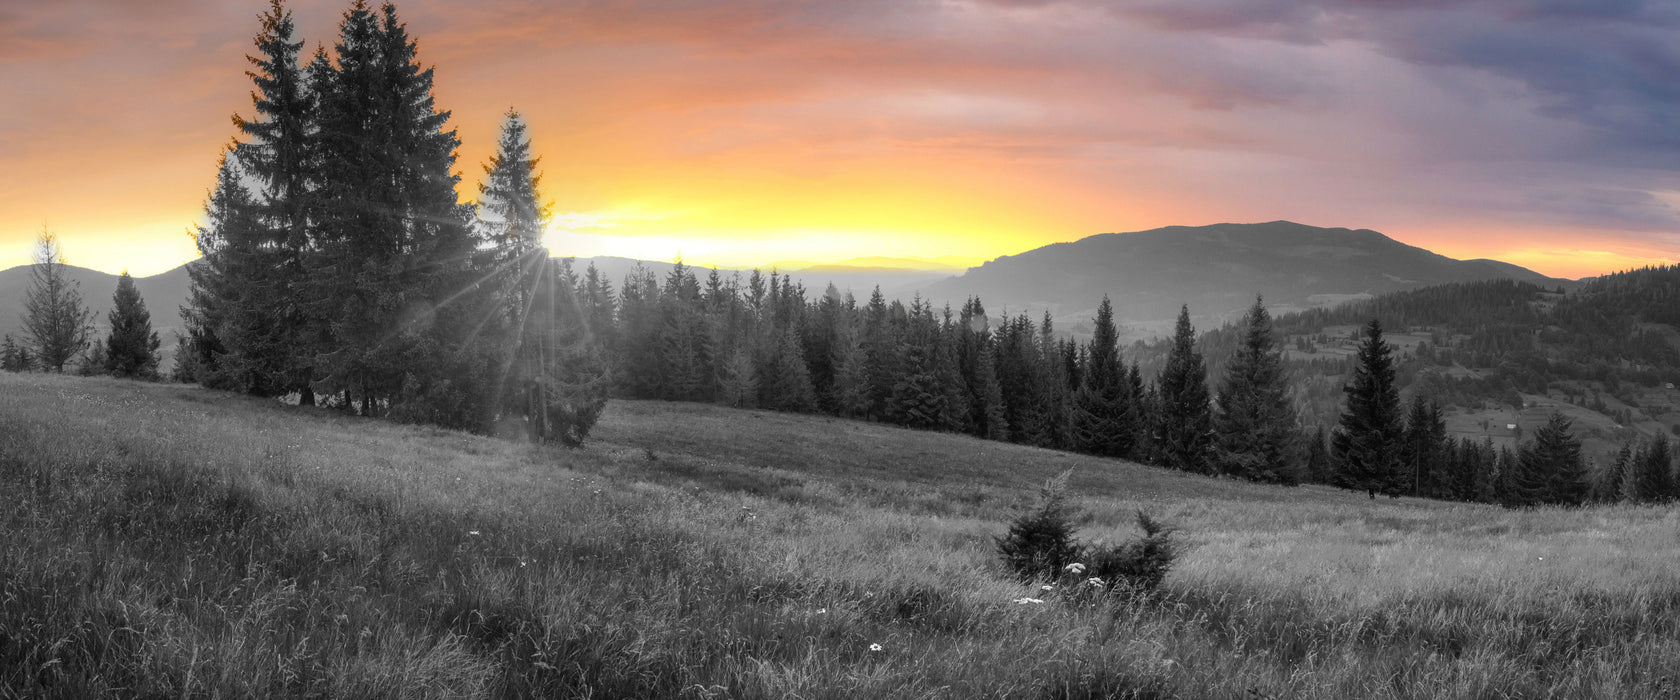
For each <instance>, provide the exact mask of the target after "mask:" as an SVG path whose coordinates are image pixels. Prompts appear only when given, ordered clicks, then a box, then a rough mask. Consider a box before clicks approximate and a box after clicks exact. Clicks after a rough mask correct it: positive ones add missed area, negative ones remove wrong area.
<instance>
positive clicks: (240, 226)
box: [181, 153, 262, 391]
mask: <svg viewBox="0 0 1680 700" xmlns="http://www.w3.org/2000/svg"><path fill="white" fill-rule="evenodd" d="M243 179H244V175H243V173H242V172H241V171H240V169H239V166H238V162H237V160H236V159H235V158H233V157H232V156H231V154H225V153H224V154H223V155H222V158H221V164H220V166H219V167H218V168H217V171H216V187H215V188H214V189H212V190H211V191H210V197H209V199H208V201H207V202H206V203H205V206H204V220H205V225H203V226H198V227H196V228H195V229H194V231H193V242H194V243H195V244H196V245H197V246H198V252H199V254H200V255H201V256H202V257H201V258H200V259H199V260H197V261H195V262H193V263H191V264H189V265H187V277H188V280H189V282H188V287H187V303H186V305H185V306H182V307H181V321H182V323H183V325H185V327H186V336H185V343H184V345H183V346H182V351H183V352H184V353H185V355H184V356H187V357H190V358H192V359H191V362H190V363H188V368H190V370H191V371H192V372H193V376H191V377H183V378H182V379H183V380H190V381H195V382H198V383H199V384H202V385H204V386H206V387H210V388H214V389H227V390H233V391H247V390H248V389H249V387H250V383H249V382H247V381H244V380H243V379H242V378H240V377H237V376H234V375H235V372H234V371H233V370H232V369H231V368H224V367H223V360H224V359H225V357H226V355H227V354H228V348H227V345H226V344H225V343H224V342H223V341H222V336H223V335H224V334H227V335H236V334H238V329H236V328H234V327H233V326H232V324H233V322H234V319H235V318H237V310H238V309H239V308H240V307H241V306H243V305H244V302H245V301H246V300H247V298H248V297H249V291H248V289H247V288H245V287H243V286H242V285H240V280H241V279H242V277H243V276H244V275H245V274H246V269H247V268H248V267H249V266H248V265H247V264H246V260H247V259H248V258H249V254H248V251H249V250H251V249H252V248H253V247H254V246H256V245H257V242H256V241H257V239H258V237H259V236H261V235H262V230H261V223H260V221H259V220H258V218H257V208H256V205H255V201H254V200H253V198H252V196H251V191H250V190H249V189H247V188H246V187H245V185H244V183H243ZM253 303H254V302H253Z"/></svg>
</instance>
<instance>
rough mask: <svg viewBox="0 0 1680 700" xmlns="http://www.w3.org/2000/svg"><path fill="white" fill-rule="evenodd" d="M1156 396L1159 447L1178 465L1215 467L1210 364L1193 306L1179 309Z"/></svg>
mask: <svg viewBox="0 0 1680 700" xmlns="http://www.w3.org/2000/svg"><path fill="white" fill-rule="evenodd" d="M1159 385H1160V390H1159V391H1160V394H1159V396H1158V398H1157V399H1156V400H1157V401H1158V404H1157V405H1156V407H1155V411H1156V421H1157V423H1156V427H1155V440H1154V442H1155V450H1156V452H1157V454H1158V456H1159V457H1160V459H1161V460H1162V461H1163V462H1165V464H1166V465H1167V466H1169V467H1172V468H1174V469H1182V470H1185V471H1191V472H1198V473H1203V474H1206V473H1210V472H1211V471H1212V470H1213V417H1212V412H1211V409H1210V407H1209V404H1208V387H1207V366H1206V364H1204V363H1203V361H1202V354H1201V353H1199V352H1196V329H1195V328H1194V327H1193V326H1191V325H1190V307H1188V306H1185V307H1182V308H1180V309H1179V312H1178V325H1177V328H1176V330H1175V331H1174V333H1173V344H1172V350H1171V351H1170V352H1169V353H1168V354H1167V365H1166V367H1165V368H1164V369H1162V370H1161V379H1160V382H1159Z"/></svg>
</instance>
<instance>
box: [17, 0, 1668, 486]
mask: <svg viewBox="0 0 1680 700" xmlns="http://www.w3.org/2000/svg"><path fill="white" fill-rule="evenodd" d="M339 32H340V35H339V37H338V39H337V41H336V43H335V44H334V45H333V46H332V50H331V51H330V52H329V51H328V50H327V49H326V48H324V47H322V48H317V49H316V51H315V52H314V54H313V55H311V56H307V57H306V56H305V55H304V54H303V53H302V50H303V47H304V45H305V42H304V40H303V39H302V38H301V37H298V36H296V29H295V26H294V23H293V20H292V16H291V13H290V12H289V11H288V10H287V9H286V8H285V7H284V5H283V3H282V2H280V1H279V0H275V1H274V2H273V4H272V5H271V7H270V9H269V11H268V12H267V13H266V14H265V15H264V16H263V17H262V20H261V28H260V33H259V34H258V35H257V36H256V37H255V40H254V43H255V47H256V50H257V52H256V55H253V56H250V57H249V60H250V62H251V71H250V72H249V73H248V75H249V76H250V77H251V79H252V81H253V86H252V87H253V92H252V97H253V104H252V109H253V112H252V115H251V116H250V117H249V118H246V117H240V116H236V117H235V118H234V123H235V126H236V133H235V140H234V143H233V145H232V147H231V148H230V149H229V150H228V152H227V154H226V155H225V157H224V158H223V159H222V161H221V163H220V167H219V170H218V172H217V174H216V179H215V186H214V188H213V189H212V190H211V192H210V196H209V200H208V202H207V205H206V217H205V220H206V224H205V225H204V226H202V227H199V228H198V230H197V232H196V241H197V245H198V249H199V251H200V252H201V253H202V255H203V260H202V261H201V262H199V263H197V264H195V265H194V266H193V267H192V268H191V275H192V282H193V285H192V293H191V298H190V300H189V303H188V305H187V306H186V307H185V308H183V309H182V315H183V318H184V320H185V322H186V326H187V332H186V333H185V334H184V335H182V336H181V337H179V338H178V339H177V344H178V347H177V352H176V354H175V366H174V367H173V368H172V369H171V371H170V372H169V374H170V376H171V377H172V378H174V379H176V380H179V381H188V382H196V383H199V384H202V385H204V386H206V387H211V388H215V389H222V390H227V391H233V392H238V393H244V394H250V395H254V396H262V397H287V398H288V400H292V401H295V402H296V403H299V404H302V405H326V406H333V407H336V408H338V409H340V410H344V411H352V412H355V413H358V414H360V415H364V416H372V417H387V418H391V419H394V420H398V421H405V422H414V423H426V424H433V425H439V426H443V427H449V428H458V429H465V430H470V431H475V432H480V433H489V434H504V435H507V434H522V435H525V436H528V437H530V438H532V439H536V440H540V441H553V442H559V443H563V444H566V445H571V446H576V445H579V444H581V443H582V442H583V440H584V439H585V438H586V436H587V434H588V432H589V430H590V427H591V426H592V425H593V423H594V421H595V420H596V418H597V417H598V416H599V414H600V412H601V410H602V409H603V407H604V405H605V402H606V400H607V397H608V396H609V394H610V395H617V396H622V397H627V398H647V399H662V400H669V401H692V402H707V403H718V404H724V405H728V406H734V407H740V408H760V409H770V410H779V411H794V412H817V413H825V414H830V415H834V416H839V417H845V418H852V419H861V420H869V421H878V422H883V423H890V424H895V425H901V426H906V427H912V428H920V429H926V430H938V431H948V432H958V433H966V434H969V435H973V436H976V437H980V438H984V439H989V440H999V441H1008V442H1014V443H1021V444H1027V445H1034V446H1040V447H1047V448H1053V449H1061V450H1070V451H1077V452H1082V453H1088V454H1093V455H1098V456H1104V457H1112V458H1117V459H1127V460H1134V461H1138V462H1142V463H1146V464H1155V465H1160V466H1164V467H1169V468H1173V469H1178V470H1183V471H1187V472H1192V473H1197V474H1205V475H1210V476H1226V477H1234V478H1242V479H1249V480H1254V481H1262V482H1269V483H1280V484H1295V483H1302V482H1317V483H1331V484H1336V485H1340V486H1345V487H1348V488H1352V489H1355V490H1359V491H1364V492H1366V493H1367V494H1369V495H1370V496H1372V497H1375V496H1376V495H1378V494H1385V495H1390V496H1398V495H1413V496H1426V497H1432V498H1442V499H1453V500H1467V501H1483V502H1494V503H1503V504H1506V505H1511V506H1522V505H1533V504H1539V503H1559V504H1580V503H1585V502H1589V501H1617V500H1621V501H1634V502H1649V501H1667V500H1672V499H1674V498H1675V497H1676V496H1677V495H1680V493H1677V489H1680V487H1677V486H1676V482H1677V481H1680V479H1677V478H1676V476H1675V474H1674V467H1673V459H1672V456H1671V450H1670V448H1669V445H1668V442H1667V438H1666V436H1661V435H1658V436H1654V437H1648V438H1641V439H1637V440H1632V441H1629V442H1628V444H1627V445H1626V447H1625V448H1624V449H1623V450H1622V452H1621V454H1620V455H1618V456H1617V458H1616V460H1615V463H1614V464H1607V465H1597V466H1594V465H1591V464H1589V463H1588V461H1587V460H1585V459H1584V458H1583V455H1582V454H1581V445H1580V442H1579V441H1578V440H1577V439H1576V437H1575V436H1574V435H1572V433H1571V425H1570V423H1569V421H1568V420H1567V419H1566V418H1564V417H1563V416H1562V415H1556V416H1554V417H1553V420H1551V421H1549V422H1548V423H1547V425H1546V426H1545V428H1544V429H1542V430H1539V431H1537V432H1536V433H1535V434H1534V435H1533V436H1532V437H1533V439H1532V440H1528V441H1525V442H1522V443H1520V444H1517V445H1515V446H1511V445H1495V444H1494V443H1493V442H1492V441H1488V440H1483V441H1476V440H1471V439H1469V438H1462V437H1461V438H1459V439H1456V440H1455V439H1452V438H1450V437H1449V436H1448V435H1447V432H1446V430H1445V427H1444V425H1443V422H1442V417H1441V414H1442V410H1443V407H1444V406H1450V405H1462V404H1466V403H1469V402H1473V401H1510V400H1512V399H1511V398H1510V397H1511V396H1512V395H1514V393H1515V392H1518V391H1526V392H1530V393H1545V392H1547V391H1548V390H1549V389H1551V388H1553V387H1554V386H1555V385H1558V384H1559V383H1560V382H1572V383H1571V384H1569V386H1570V387H1571V388H1573V389H1575V390H1577V391H1580V392H1584V393H1583V395H1586V393H1591V394H1592V395H1593V396H1596V394H1597V392H1604V393H1609V394H1614V393H1616V392H1617V391H1618V388H1619V387H1620V386H1622V385H1624V384H1628V383H1635V384H1641V385H1647V386H1648V385H1653V384H1654V383H1656V382H1661V381H1668V382H1672V381H1674V380H1676V379H1680V351H1677V350H1676V347H1675V344H1674V343H1673V342H1672V336H1673V331H1674V324H1675V323H1676V322H1677V321H1680V319H1677V318H1676V317H1675V313H1676V312H1675V309H1676V308H1680V307H1677V306H1676V304H1675V302H1676V296H1677V295H1680V269H1676V268H1673V267H1666V268H1652V269H1645V270H1638V271H1631V272H1626V273H1620V274H1616V275H1609V276H1606V277H1602V278H1598V279H1596V280H1594V281H1592V282H1590V283H1588V284H1586V285H1584V286H1583V287H1582V288H1581V289H1578V290H1574V291H1571V292H1567V293H1565V292H1563V291H1562V290H1558V291H1549V290H1544V289H1541V288H1539V287H1535V286H1533V285H1529V284H1524V283H1517V282H1510V281H1493V282H1480V283H1469V284H1457V285H1446V286H1441V287H1433V288H1428V289H1423V290H1418V291H1413V292H1402V293H1396V294H1389V295H1384V296H1380V297H1376V298H1374V299H1371V300H1368V301H1363V302H1354V303H1351V304H1345V305H1342V306H1340V307H1337V308H1335V309H1327V310H1314V311H1308V312H1302V313H1293V314H1286V315H1284V316H1282V317H1281V318H1278V319H1275V320H1274V319H1273V318H1271V316H1270V314H1269V313H1268V311H1267V309H1266V306H1265V304H1264V300H1263V299H1259V298H1257V299H1256V302H1255V304H1254V306H1253V308H1251V309H1250V310H1249V312H1248V313H1247V314H1246V316H1245V317H1244V319H1243V320H1242V321H1241V322H1240V323H1238V324H1233V325H1229V326H1226V327H1223V328H1220V329H1215V330H1213V331H1212V332H1209V333H1207V334H1205V335H1202V336H1201V337H1198V335H1197V333H1196V329H1195V328H1194V327H1193V326H1192V325H1191V322H1190V318H1191V317H1190V313H1189V311H1190V310H1189V309H1188V308H1186V309H1184V310H1183V311H1182V313H1181V314H1180V317H1179V320H1178V324H1177V327H1176V330H1175V333H1174V334H1173V336H1172V337H1171V338H1170V339H1163V340H1160V341H1157V342H1154V343H1137V344H1134V345H1132V346H1130V347H1121V346H1120V345H1119V344H1118V341H1117V333H1116V330H1115V323H1116V320H1115V319H1114V317H1113V313H1112V311H1111V307H1110V304H1109V301H1108V299H1107V298H1104V299H1103V300H1102V303H1101V305H1100V306H1099V308H1098V311H1097V313H1096V316H1095V319H1094V323H1093V325H1094V331H1093V333H1092V335H1091V337H1089V338H1076V337H1074V336H1072V335H1070V334H1068V333H1064V332H1059V331H1058V329H1057V328H1055V326H1054V324H1053V323H1052V321H1051V317H1050V315H1049V314H1048V313H1046V314H1044V315H1043V316H1042V317H1040V318H1036V319H1035V318H1033V317H1031V316H1029V315H1026V314H1020V315H1015V316H1000V317H993V316H991V315H989V314H988V312H987V311H986V308H985V306H984V304H983V302H982V300H981V299H979V298H970V299H968V300H966V301H965V302H964V303H963V304H962V305H961V307H960V308H958V309H953V308H951V307H950V306H949V305H945V306H941V307H935V306H934V305H933V304H931V303H929V302H927V301H925V300H922V299H920V298H916V299H912V300H911V301H910V302H909V303H908V304H906V303H904V302H903V301H901V300H888V299H886V298H885V297H883V295H882V294H881V293H880V290H879V289H877V290H875V291H874V293H873V294H871V295H870V297H869V298H868V299H867V300H861V301H860V300H859V299H857V298H855V297H854V296H853V295H851V294H850V293H842V292H841V291H840V290H838V289H836V288H835V287H834V286H833V285H829V286H828V287H827V288H826V289H824V290H822V291H821V292H816V293H813V292H812V290H807V289H805V288H804V286H803V285H801V284H798V283H795V282H793V281H792V280H791V278H789V277H788V276H786V275H781V274H778V273H776V272H775V271H771V272H769V273H768V274H764V273H761V272H759V271H757V270H754V271H752V272H751V273H750V274H747V275H745V276H742V275H738V274H731V275H728V276H727V277H726V276H724V275H722V274H721V273H720V272H718V271H717V270H715V269H713V270H710V271H705V270H697V269H694V268H692V267H689V266H685V265H683V264H681V262H680V261H679V263H678V264H677V265H676V267H675V268H674V269H673V270H672V272H671V273H670V274H669V275H667V276H666V277H665V278H664V279H659V278H657V277H656V276H655V275H653V274H652V273H651V272H648V271H645V270H643V271H639V272H636V273H632V274H631V275H630V276H629V277H628V278H626V279H624V280H608V279H605V278H604V277H603V276H602V275H601V274H600V273H599V272H598V271H596V270H595V269H594V268H593V267H592V266H591V267H588V268H586V269H583V270H578V269H576V268H575V265H574V264H573V262H572V261H570V260H559V259H553V258H551V257H550V256H549V253H548V251H547V249H546V248H544V247H543V244H542V243H543V241H542V236H543V233H544V231H545V229H546V226H547V221H548V218H549V206H548V205H547V204H545V203H544V200H543V198H542V196H541V191H540V181H541V177H540V173H539V163H540V158H539V157H538V156H537V155H536V154H535V153H534V152H533V150H532V146H531V138H530V135H529V134H528V133H527V129H526V126H525V123H524V121H523V120H522V119H521V118H520V116H519V115H518V113H517V112H514V111H512V110H510V111H509V112H508V114H507V117H506V120H505V122H504V125H503V129H502V135H501V138H500V140H499V142H498V144H497V150H496V155H495V156H493V157H492V158H491V159H490V162H488V163H486V164H484V168H483V169H484V173H485V174H484V177H483V179H482V182H481V184H480V185H479V187H478V196H477V198H476V199H475V200H474V201H471V202H468V203H462V202H461V201H460V195H459V193H458V187H459V186H460V184H461V183H460V179H461V178H460V177H459V176H458V175H456V174H455V173H454V168H455V166H456V162H455V159H456V156H455V151H456V149H457V148H458V146H459V145H460V142H459V139H458V137H457V135H456V133H455V131H454V130H452V129H450V128H449V127H448V120H449V116H450V113H449V112H448V111H447V110H441V109H439V108H438V107H437V106H436V105H435V104H434V101H433V97H432V75H433V73H432V69H431V68H427V67H424V66H423V64H422V63H421V61H420V59H419V54H418V44H417V42H416V41H415V40H414V39H413V38H412V37H411V36H410V35H409V34H408V32H407V29H406V25H405V24H403V22H402V21H401V20H400V19H399V17H398V15H397V11H396V9H395V7H394V6H393V5H390V4H386V5H383V6H381V7H378V8H373V7H370V6H369V5H368V4H367V3H365V2H362V1H360V0H358V1H357V2H355V3H353V4H352V5H351V7H350V8H349V9H348V10H347V11H346V12H345V13H344V16H343V20H342V22H341V24H340V27H339ZM53 251H54V248H53V243H52V240H51V235H50V233H46V232H44V233H43V236H42V242H41V250H40V251H38V258H37V262H38V263H39V264H38V265H37V270H38V277H39V278H40V279H39V283H38V284H37V285H36V286H35V291H32V294H38V295H39V296H40V297H41V303H40V304H38V306H40V307H41V308H42V309H46V311H41V312H40V313H39V314H37V313H36V310H35V307H36V306H37V304H36V303H35V302H36V299H35V297H33V296H32V297H31V306H30V308H31V312H30V314H29V315H30V316H31V318H35V317H36V316H39V319H37V320H39V321H40V322H39V323H31V324H28V325H29V327H30V329H31V330H30V337H29V338H26V339H25V342H23V343H21V344H20V343H18V342H16V341H13V340H12V339H10V338H8V339H7V342H6V343H5V345H4V347H3V348H0V365H3V366H5V367H6V368H7V369H13V370H17V369H24V368H30V367H34V368H40V369H47V370H56V371H63V369H64V367H65V364H66V363H67V362H69V361H70V360H71V358H72V356H74V355H76V354H78V353H80V354H82V355H83V359H82V361H81V362H80V364H81V365H82V366H83V367H84V368H92V370H94V371H98V372H101V373H112V374H118V375H122V376H141V377H146V376H152V375H155V374H156V373H157V369H156V367H155V365H156V356H155V352H156V348H157V339H156V338H155V334H151V335H148V333H149V328H148V327H146V326H145V324H144V323H143V321H144V318H143V317H141V316H138V315H136V313H137V312H136V309H138V313H139V314H144V313H145V311H144V307H143V302H139V300H138V299H131V300H129V301H126V302H125V301H124V300H123V299H122V297H121V294H122V293H121V292H120V291H119V298H118V302H119V303H118V305H117V306H118V307H120V308H119V309H117V310H113V312H112V319H111V321H112V326H113V329H114V330H113V334H116V333H117V331H116V330H115V328H116V327H117V326H118V325H119V322H120V324H121V325H122V327H123V328H124V329H125V330H123V331H122V338H121V339H118V338H115V337H113V338H110V339H107V340H106V342H104V343H98V342H89V339H88V338H87V335H88V333H87V331H86V328H87V327H88V325H89V323H88V319H87V318H86V314H85V313H81V312H78V311H77V310H76V308H75V305H74V304H67V303H65V302H66V299H67V295H69V294H73V293H74V290H62V289H59V288H58V287H57V286H55V283H54V282H53V280H52V274H53V273H52V270H53V269H54V268H53V266H54V264H55V255H56V253H54V252H53ZM130 292H132V289H130ZM137 303H138V304H139V306H138V307H137V306H136V304H137ZM119 310H121V311H122V314H123V316H122V318H119V317H118V311H119ZM37 326H39V328H37ZM1337 326H1351V327H1356V328H1357V327H1363V328H1364V329H1363V330H1362V331H1357V332H1355V333H1353V334H1351V335H1350V336H1349V337H1350V339H1353V340H1356V341H1357V343H1358V344H1359V348H1358V352H1357V353H1356V354H1352V355H1347V354H1336V355H1329V354H1326V355H1324V356H1315V354H1316V353H1315V350H1316V347H1317V345H1318V344H1322V343H1325V342H1328V341H1329V338H1328V337H1327V336H1326V331H1327V329H1329V328H1332V327H1337ZM1384 328H1389V329H1394V328H1402V329H1406V330H1408V331H1411V332H1425V333H1428V334H1430V337H1431V338H1432V342H1429V343H1425V344H1420V345H1419V346H1418V347H1416V348H1415V349H1413V350H1412V351H1411V352H1410V353H1409V354H1405V355H1399V354H1397V353H1395V352H1394V351H1393V349H1392V348H1391V347H1390V346H1389V345H1388V344H1387V343H1385V340H1384ZM95 355H98V357H97V358H96V357H95ZM119 356H120V357H119ZM131 356H133V357H131ZM122 358H129V359H122ZM134 358H138V359H134ZM148 358H149V359H148ZM1455 366H1456V367H1460V368H1476V369H1477V370H1479V371H1477V372H1473V373H1470V374H1464V373H1459V374H1449V373H1445V372H1442V371H1436V370H1437V369H1441V368H1448V367H1455ZM1588 385H1590V387H1591V388H1587V389H1582V388H1581V387H1584V386H1588ZM1403 392H1404V393H1405V394H1406V395H1408V396H1409V401H1406V402H1403V401H1402V399H1403V396H1402V393H1403ZM1584 400H1591V397H1588V398H1587V399H1584ZM1516 401H1518V402H1519V403H1520V402H1521V399H1520V398H1518V399H1516Z"/></svg>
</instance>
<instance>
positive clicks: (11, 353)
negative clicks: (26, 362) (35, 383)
mask: <svg viewBox="0 0 1680 700" xmlns="http://www.w3.org/2000/svg"><path fill="white" fill-rule="evenodd" d="M22 359H23V358H22V357H21V356H20V355H18V344H17V341H15V340H12V334H10V333H7V334H6V338H5V340H4V341H0V370H4V371H7V372H21V371H23V362H22Z"/></svg>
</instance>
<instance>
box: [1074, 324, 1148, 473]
mask: <svg viewBox="0 0 1680 700" xmlns="http://www.w3.org/2000/svg"><path fill="white" fill-rule="evenodd" d="M1119 338H1120V333H1119V330H1118V329H1117V328H1116V327H1115V325H1114V306H1113V304H1112V303H1110V302H1109V300H1108V296H1107V295H1104V296H1103V299H1102V302H1101V303H1100V304H1098V306H1097V317H1096V319H1095V328H1094V330H1093V331H1092V335H1091V342H1090V344H1089V345H1088V346H1087V350H1086V352H1085V362H1084V364H1083V366H1082V367H1081V371H1080V372H1079V377H1080V379H1081V380H1082V381H1081V382H1080V386H1079V389H1078V390H1077V391H1075V392H1074V394H1073V408H1072V415H1071V418H1072V428H1073V430H1072V436H1073V442H1074V446H1075V447H1076V448H1077V449H1078V450H1080V451H1081V452H1087V453H1090V454H1094V455H1100V456H1103V457H1118V458H1121V459H1129V458H1133V457H1135V456H1136V451H1137V436H1138V424H1137V413H1136V412H1135V411H1134V410H1133V409H1134V406H1133V402H1131V401H1129V400H1128V399H1129V398H1130V396H1129V392H1127V390H1126V368H1125V365H1123V364H1121V363H1120V347H1119Z"/></svg>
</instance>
